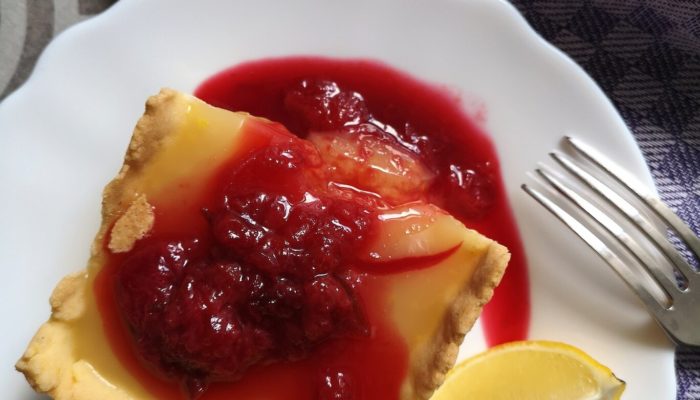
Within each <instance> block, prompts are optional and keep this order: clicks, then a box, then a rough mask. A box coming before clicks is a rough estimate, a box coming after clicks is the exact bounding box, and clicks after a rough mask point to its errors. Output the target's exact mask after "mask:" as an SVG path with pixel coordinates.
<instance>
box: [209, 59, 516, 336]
mask: <svg viewBox="0 0 700 400" xmlns="http://www.w3.org/2000/svg"><path fill="white" fill-rule="evenodd" d="M195 94H196V96H197V97H199V98H200V99H202V100H204V101H206V102H207V103H209V104H212V105H214V106H217V107H221V108H226V109H229V110H233V111H247V112H250V113H251V114H253V115H258V116H262V117H265V118H268V119H270V120H273V121H277V122H280V123H282V124H284V125H285V126H286V127H287V128H288V129H289V130H290V131H291V132H293V133H295V134H297V135H299V136H301V137H306V136H307V135H308V134H309V132H311V131H324V130H333V129H336V128H337V127H338V126H339V125H349V126H364V125H362V124H361V123H362V122H368V123H369V125H370V126H371V127H377V128H378V129H376V130H377V131H379V132H380V133H382V134H384V135H385V136H387V137H391V138H393V139H394V140H395V141H396V142H398V143H400V144H401V145H402V146H403V147H404V148H406V149H407V150H409V151H411V152H412V153H413V154H415V155H417V156H418V157H420V158H421V159H422V160H423V161H424V163H425V164H426V165H428V166H429V168H431V169H432V170H433V172H435V173H436V175H437V179H435V180H434V181H433V184H432V186H431V187H429V188H427V189H426V190H427V192H428V194H429V195H428V200H429V201H431V202H433V203H435V204H437V205H439V206H441V207H442V208H443V209H445V210H447V211H448V212H449V213H451V214H452V215H454V216H455V217H457V218H458V219H460V220H461V221H462V222H463V223H464V224H465V225H466V226H467V227H469V228H473V229H476V230H477V231H479V232H480V233H482V234H483V235H485V236H488V237H490V238H492V239H494V240H496V241H497V242H499V243H501V244H503V245H504V246H506V247H508V249H509V250H510V252H511V260H510V263H509V264H508V269H507V270H506V274H505V276H504V278H503V280H502V281H501V284H500V285H499V286H498V287H497V288H496V291H495V295H494V297H493V298H492V300H491V301H490V302H489V303H488V304H487V305H486V307H485V308H484V311H483V313H482V315H481V321H482V324H483V328H484V334H485V336H486V341H487V343H488V345H490V346H494V345H497V344H500V343H504V342H509V341H514V340H522V339H526V338H527V332H528V327H529V321H530V301H529V286H528V276H527V265H526V261H525V252H524V249H523V246H522V243H521V241H520V237H519V234H518V230H517V227H516V224H515V220H514V218H513V214H512V212H511V210H510V206H509V205H508V201H507V199H506V194H505V189H504V187H503V183H502V181H501V177H500V171H499V163H498V158H497V156H496V151H495V149H494V146H493V143H492V142H491V140H490V139H489V138H488V137H487V136H486V135H485V134H484V133H483V132H482V131H481V130H480V129H479V128H478V127H477V126H476V125H475V124H474V123H473V121H472V120H471V119H470V118H469V117H467V116H466V115H465V113H464V111H463V109H462V107H461V105H460V104H459V101H457V100H456V99H455V98H454V95H451V94H449V93H447V92H446V91H444V90H442V89H440V88H438V87H436V86H433V85H430V84H426V83H424V82H421V81H418V80H416V79H415V78H413V77H411V76H409V75H407V74H405V73H402V72H400V71H397V70H395V69H393V68H390V67H387V66H385V65H382V64H380V63H377V62H372V61H365V60H334V59H326V58H318V57H290V58H281V59H271V60H262V61H255V62H249V63H245V64H241V65H238V66H236V67H233V68H231V69H228V70H225V71H223V72H220V73H219V74H217V75H215V76H213V77H212V78H210V79H208V80H207V81H205V82H204V83H203V84H202V85H201V86H200V87H199V88H198V89H197V91H196V92H195Z"/></svg>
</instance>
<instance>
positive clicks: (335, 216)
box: [16, 90, 509, 400]
mask: <svg viewBox="0 0 700 400" xmlns="http://www.w3.org/2000/svg"><path fill="white" fill-rule="evenodd" d="M430 179H431V176H430V173H429V172H428V170H427V169H426V168H424V167H423V166H422V165H421V164H420V161H417V160H415V159H414V158H412V157H411V155H410V153H408V152H406V151H404V150H401V149H399V148H397V147H396V146H393V145H392V143H390V142H388V141H385V140H382V139H379V138H376V137H374V136H373V135H372V132H371V129H364V128H363V129H359V131H353V130H347V131H345V132H336V133H329V132H324V133H317V134H314V135H311V136H310V137H309V140H303V139H299V138H297V137H296V136H294V135H292V134H290V133H289V132H288V131H287V130H286V129H285V128H284V127H282V126H281V125H279V124H276V123H273V122H270V121H268V120H264V119H261V118H256V117H253V116H250V115H248V114H245V113H232V112H229V111H226V110H222V109H218V108H214V107H211V106H208V105H207V104H205V103H203V102H201V101H199V100H197V99H195V98H193V97H191V96H188V95H184V94H181V93H178V92H175V91H172V90H163V91H161V93H160V94H158V95H156V96H154V97H152V98H151V99H149V101H148V103H147V106H146V112H145V114H144V116H143V117H142V118H141V119H140V121H139V122H138V124H137V126H136V129H135V131H134V134H133V137H132V140H131V143H130V145H129V149H128V151H127V154H126V157H125V160H124V166H123V168H122V169H121V171H120V172H119V174H118V176H117V177H116V178H115V179H114V180H113V181H112V182H111V183H110V184H109V185H108V186H107V187H106V189H105V191H104V197H103V209H102V225H101V228H100V230H99V232H98V234H97V237H96V238H95V241H94V244H93V247H92V256H91V258H90V261H89V263H88V267H87V268H86V270H84V271H81V272H79V273H76V274H73V275H70V276H68V277H66V278H64V279H63V280H62V281H61V282H60V283H59V284H58V286H57V287H56V289H55V290H54V292H53V294H52V296H51V306H52V315H51V318H50V319H49V321H47V322H46V323H45V324H43V325H42V326H41V327H40V329H39V331H38V332H37V334H36V335H35V336H34V338H33V339H32V341H31V342H30V344H29V346H28V348H27V350H26V352H25V353H24V355H23V356H22V358H21V359H20V360H19V361H18V362H17V365H16V367H17V369H18V370H19V371H21V372H22V373H24V375H25V376H26V378H27V380H28V381H29V383H30V384H31V385H32V386H33V388H34V389H35V390H36V391H38V392H41V393H47V394H49V395H50V396H52V397H54V398H56V399H75V400H80V399H86V400H88V399H96V398H99V399H147V398H161V399H176V398H188V397H190V398H194V397H196V398H201V399H223V398H239V399H269V400H277V399H280V400H281V399H285V400H288V399H299V400H301V399H357V400H362V399H377V398H382V399H402V400H409V399H427V398H428V397H429V396H430V394H431V393H432V392H433V390H434V389H435V388H436V387H438V386H439V385H440V384H441V383H442V381H443V379H444V376H445V373H446V372H447V370H448V369H449V368H450V367H451V366H452V365H453V363H454V361H455V358H456V355H457V349H458V347H459V345H460V344H461V342H462V339H463V337H464V335H465V333H466V332H467V331H468V330H469V329H470V328H471V326H472V324H473V323H474V321H475V320H476V318H477V317H478V315H479V313H480V311H481V308H482V307H483V305H484V304H485V303H486V302H488V300H489V299H490V298H491V295H492V293H493V289H494V287H495V286H496V285H497V284H498V282H499V281H500V279H501V277H502V275H503V272H504V270H505V267H506V264H507V262H508V259H509V253H508V251H507V250H506V249H505V248H504V247H503V246H501V245H499V244H498V243H496V242H494V241H492V240H490V239H488V238H485V237H483V236H481V235H480V234H478V233H477V232H475V231H472V230H469V229H467V228H465V227H464V225H463V224H462V223H461V222H459V221H458V220H456V219H455V218H453V217H452V216H450V215H448V214H447V213H446V212H444V211H443V210H441V209H440V208H438V207H436V206H434V205H431V204H429V203H427V202H426V201H425V198H426V196H425V195H426V193H424V191H425V190H426V187H427V186H428V185H427V184H426V182H429V181H430Z"/></svg>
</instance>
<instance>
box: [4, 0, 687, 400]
mask: <svg viewBox="0 0 700 400" xmlns="http://www.w3.org/2000/svg"><path fill="white" fill-rule="evenodd" d="M287 54H289V55H294V54H320V55H327V56H341V57H364V58H372V59H378V60H382V61H384V62H386V63H388V64H390V65H393V66H395V67H398V68H400V69H402V70H405V71H408V72H410V73H412V74H413V75H415V76H417V77H420V78H422V79H424V80H428V81H432V82H437V83H441V84H444V85H447V86H448V87H449V88H452V89H453V90H455V91H456V92H458V93H459V94H461V95H462V97H463V98H464V99H465V100H468V101H465V104H466V106H465V107H467V108H470V107H471V106H470V105H469V104H472V103H474V99H476V100H477V101H476V102H477V103H480V104H483V105H484V106H485V109H486V110H487V118H486V122H485V129H486V131H487V132H489V133H490V134H491V135H492V136H493V139H494V141H495V143H496V146H497V149H498V152H499V153H500V159H501V163H502V168H503V174H504V179H505V183H506V187H507V191H508V195H509V197H510V199H511V202H512V206H513V209H514V212H515V214H516V218H517V220H518V223H519V225H520V230H521V233H522V237H523V239H524V244H525V247H526V249H527V253H528V260H529V264H530V274H531V291H532V310H533V311H532V323H531V337H532V338H537V339H553V340H563V341H566V342H569V343H572V344H574V345H576V346H579V347H581V348H583V349H585V350H586V351H588V352H589V353H590V354H591V355H593V356H594V357H595V358H597V359H599V360H600V361H602V362H603V363H604V364H606V365H608V366H610V367H611V368H612V369H613V370H614V371H615V372H616V373H617V374H618V375H619V376H620V377H622V378H623V379H625V380H626V381H627V382H628V389H627V398H631V399H669V398H672V397H674V393H675V377H674V369H673V351H672V349H671V347H670V345H669V344H668V343H667V341H666V340H665V338H664V337H663V335H662V333H661V332H660V330H659V329H658V328H657V327H656V326H655V325H654V323H653V322H652V321H651V319H650V318H649V316H648V315H647V314H646V312H645V311H644V310H643V309H642V307H641V306H640V303H639V302H638V301H636V299H635V298H634V297H633V296H632V295H631V294H630V293H628V291H627V289H626V288H625V287H624V286H623V285H622V283H620V282H618V280H617V278H616V277H615V276H614V275H613V273H612V272H611V271H609V269H608V268H607V267H606V266H605V265H604V264H603V263H602V262H601V261H600V260H598V259H597V257H595V256H594V255H593V253H592V252H591V251H590V250H589V249H588V248H586V247H585V245H583V244H582V243H580V242H579V241H578V240H577V239H575V237H574V236H573V234H571V233H570V232H568V231H567V230H566V229H565V228H564V227H563V226H562V225H560V224H559V223H558V222H556V221H555V220H554V219H553V218H551V217H550V216H548V215H546V212H545V211H544V210H541V209H539V208H538V207H537V206H536V205H535V203H534V201H533V200H532V199H530V198H527V197H526V196H525V195H524V194H523V193H521V191H520V189H519V185H520V183H522V182H524V181H525V180H526V175H525V171H527V170H531V169H532V168H533V167H534V166H535V165H536V163H537V161H538V160H541V159H544V158H545V156H546V154H547V152H548V151H549V150H550V149H551V148H553V147H554V146H555V145H556V144H557V141H558V139H559V138H560V137H561V136H562V134H564V133H573V134H575V135H577V136H579V137H581V138H584V139H585V140H586V141H588V142H589V143H591V144H593V145H596V146H599V147H603V148H605V149H606V150H607V151H608V152H609V153H612V154H614V155H615V157H616V159H617V161H619V162H620V163H621V164H622V165H624V166H626V167H627V168H629V169H630V170H631V171H633V173H634V174H635V175H637V176H638V177H639V178H640V179H641V180H642V181H644V182H647V183H649V184H651V179H650V176H649V173H648V171H647V169H646V166H645V164H644V162H643V160H642V158H641V155H640V153H639V151H638V149H637V148H636V146H635V144H634V140H633V138H632V137H631V135H630V133H629V132H628V130H627V129H626V127H625V125H624V124H623V122H622V120H621V119H620V117H619V116H618V114H617V113H616V112H615V110H614V109H613V107H612V106H611V104H610V102H609V101H608V100H607V99H606V98H605V96H604V95H603V93H602V92H601V90H600V89H599V88H598V87H597V86H596V85H595V84H594V83H593V81H592V80H591V79H590V78H589V77H588V76H587V75H585V73H584V72H583V71H582V70H581V69H580V68H579V67H578V66H577V65H575V64H574V63H573V62H571V61H570V60H569V59H568V58H566V57H565V56H563V55H562V54H561V53H559V52H558V51H556V50H555V49H554V48H552V47H551V46H549V45H548V44H546V43H545V42H544V41H543V40H541V39H540V38H539V37H538V36H537V35H536V34H535V33H534V32H533V31H532V30H531V29H530V28H529V27H528V26H527V24H526V23H525V21H524V20H523V19H522V17H521V16H520V15H519V14H518V13H517V11H516V10H515V9H514V8H512V6H510V5H509V4H507V3H505V2H502V1H495V0H491V1H487V0H473V1H433V2H428V1H401V0H392V1H389V0H386V1H370V0H353V1H340V0H338V1H324V0H302V1H295V2H277V1H272V0H265V1H245V0H239V1H215V0H206V1H188V0H178V1H173V0H149V1H144V0H121V1H119V2H118V3H117V4H116V5H115V6H114V7H112V9H110V10H109V11H107V12H106V13H104V14H103V15H101V16H98V17H96V18H94V19H92V20H90V21H88V22H85V23H82V24H80V25H78V26H76V27H74V28H72V29H69V30H68V31H67V32H65V33H64V34H62V35H61V36H60V37H59V38H58V39H57V40H55V41H54V42H53V43H52V44H51V45H50V46H49V48H48V49H47V50H46V51H45V53H44V55H43V56H42V58H41V59H40V61H39V63H38V65H37V67H36V70H35V72H34V74H33V75H32V78H31V79H30V80H29V82H28V83H27V84H26V85H25V86H24V87H23V88H21V89H20V90H19V91H17V93H15V94H14V95H12V96H10V97H9V98H8V99H7V100H6V101H5V102H4V103H2V105H0V163H1V164H0V188H2V196H0V255H1V256H2V264H0V268H1V274H2V277H3V279H2V281H1V282H0V296H1V297H0V310H1V312H2V314H0V315H1V317H2V326H3V334H2V341H1V344H0V346H1V350H0V382H1V385H0V392H1V393H3V397H6V398H21V399H28V398H33V395H31V394H30V389H29V388H28V386H27V385H26V383H25V382H24V380H23V378H22V376H21V375H20V374H18V373H16V372H14V371H13V370H12V365H13V364H14V362H15V360H16V359H17V358H18V357H19V356H20V354H21V353H22V351H23V349H24V347H25V345H26V343H27V341H28V340H29V338H30V337H31V335H32V334H33V332H34V331H35V329H36V328H37V327H38V326H39V324H40V323H41V322H42V321H43V320H44V319H45V318H46V317H47V316H48V314H49V308H48V305H47V300H46V299H47V297H48V294H49V293H50V291H51V289H52V288H53V286H54V284H55V283H56V282H57V281H58V280H59V278H60V277H61V276H63V275H64V274H66V273H68V272H70V271H75V270H77V269H79V268H82V267H83V265H84V264H85V261H86V259H87V256H88V248H89V245H90V242H91V239H92V236H93V234H94V233H95V231H96V229H97V226H98V218H99V207H100V191H101V189H102V187H103V185H104V184H105V183H106V182H108V181H109V179H111V177H112V176H113V175H114V174H115V172H116V171H117V170H118V168H119V166H120V164H121V158H122V154H123V152H124V149H125V148H126V144H127V142H128V140H129V135H130V132H131V130H132V127H133V124H134V122H135V121H136V119H137V118H138V117H139V115H140V114H141V112H142V110H143V102H144V99H145V98H146V97H147V96H148V95H150V94H153V93H156V92H157V91H158V89H159V88H160V87H163V86H169V87H174V88H177V89H180V90H184V91H189V92H191V91H193V90H194V88H195V87H196V86H197V84H198V83H200V82H201V81H202V80H203V79H205V78H206V77H208V76H210V75H211V74H213V73H215V72H217V71H219V70H221V69H223V68H226V67H228V66H231V65H232V64H236V63H238V62H240V61H243V60H250V59H258V58H262V57H269V56H279V55H287ZM480 348H483V337H482V335H481V331H480V330H479V329H476V330H474V331H473V333H472V334H470V337H469V339H468V344H467V345H466V346H465V348H464V350H463V354H462V355H463V356H464V355H466V354H468V353H473V352H474V351H476V350H479V349H480Z"/></svg>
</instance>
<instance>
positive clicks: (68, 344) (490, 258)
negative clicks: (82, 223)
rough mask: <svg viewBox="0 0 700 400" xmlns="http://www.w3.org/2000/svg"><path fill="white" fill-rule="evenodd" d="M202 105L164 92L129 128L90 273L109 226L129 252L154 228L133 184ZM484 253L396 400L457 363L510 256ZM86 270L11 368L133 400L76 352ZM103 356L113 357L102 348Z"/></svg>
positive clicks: (58, 386)
mask: <svg viewBox="0 0 700 400" xmlns="http://www.w3.org/2000/svg"><path fill="white" fill-rule="evenodd" d="M193 102H195V103H201V102H200V101H199V100H197V99H194V98H193V97H191V96H188V95H184V94H181V93H179V92H176V91H173V90H169V89H163V90H162V91H161V92H160V93H159V94H157V95H155V96H152V97H151V98H149V99H148V101H147V103H146V110H145V113H144V115H143V116H142V117H141V119H140V120H139V121H138V123H137V125H136V128H135V129H134V132H133V136H132V138H131V142H130V144H129V148H128V150H127V153H126V156H125V158H124V164H123V166H122V168H121V170H120V172H119V174H118V175H117V177H116V178H114V180H112V181H111V182H110V183H109V184H108V185H107V187H106V188H105V190H104V192H103V198H102V223H101V226H100V229H99V231H98V233H97V235H96V237H95V240H94V242H93V245H92V251H91V257H90V260H89V262H88V269H94V270H97V269H99V268H100V265H101V263H102V260H103V259H104V256H105V255H104V246H103V243H104V238H105V235H106V233H107V231H108V229H109V227H111V226H114V228H113V230H112V232H111V234H110V241H109V243H108V246H107V247H108V248H109V250H110V251H112V252H126V251H129V250H130V249H131V248H132V247H133V244H134V242H136V241H137V240H138V239H140V238H142V237H143V236H144V235H146V234H147V233H148V231H149V230H150V229H151V227H152V225H153V220H154V215H153V209H152V207H151V206H150V205H149V203H148V199H147V198H146V196H145V195H143V194H135V193H134V191H133V190H132V188H130V185H131V181H132V180H133V178H134V177H135V176H137V175H138V174H139V173H140V171H142V170H143V169H144V168H145V166H146V165H147V164H148V163H149V162H150V161H151V160H152V159H153V157H154V156H155V155H156V154H158V152H159V150H160V149H161V148H162V146H163V145H164V143H167V142H168V140H170V136H171V135H173V134H174V132H176V131H177V129H176V128H177V127H178V126H179V125H180V123H181V118H183V117H182V115H181V111H182V110H183V106H184V105H186V104H191V103H193ZM479 237H480V240H485V241H488V242H489V243H488V244H487V248H486V251H484V253H483V254H482V255H481V260H479V261H478V262H477V265H476V267H475V269H474V271H473V274H472V275H471V279H469V280H468V282H466V284H464V285H463V287H461V289H460V290H459V292H458V294H457V296H456V298H455V299H454V300H453V302H452V304H451V306H450V307H449V309H448V310H447V311H446V313H445V314H444V317H443V319H442V323H441V324H440V326H439V328H438V329H437V331H436V332H435V333H434V335H433V337H432V339H431V340H429V341H428V343H427V345H425V346H423V348H422V351H421V352H420V354H418V355H417V356H416V357H413V358H412V362H411V364H412V365H410V366H409V373H408V376H407V379H406V382H405V383H406V384H405V385H404V388H403V389H402V393H401V395H400V398H401V400H426V399H428V398H429V397H430V395H431V394H432V393H433V391H434V390H435V389H436V388H437V387H438V386H439V385H440V384H442V382H443V381H444V379H445V374H446V373H447V371H448V370H449V369H450V368H451V367H452V366H453V365H454V363H455V360H456V357H457V353H458V349H459V346H460V344H461V343H462V341H463V339H464V336H465V334H466V333H467V332H468V331H469V330H470V329H471V327H472V325H473V324H474V322H475V321H476V319H477V318H478V316H479V315H480V313H481V310H482V307H483V306H484V305H485V304H486V303H487V302H488V301H489V300H490V299H491V296H492V295H493V290H494V288H495V287H496V286H497V285H498V283H499V282H500V280H501V278H502V276H503V273H504V272H505V268H506V266H507V264H508V260H509V259H510V254H509V252H508V250H507V249H506V248H505V247H504V246H502V245H500V244H498V243H496V242H495V241H492V240H490V239H487V238H484V237H483V236H480V235H479ZM88 269H86V270H83V271H80V272H77V273H74V274H71V275H68V276H66V277H65V278H63V279H62V280H61V281H60V282H59V283H58V285H57V286H56V288H55V289H54V291H53V293H52V295H51V298H50V304H51V309H52V311H51V317H50V319H49V320H48V321H47V322H45V323H44V324H43V325H42V326H41V327H40V328H39V330H38V331H37V333H36V334H35V336H34V337H33V338H32V340H31V342H30V343H29V345H28V347H27V349H26V351H25V353H24V354H23V355H22V357H21V358H20V359H19V361H17V364H16V368H17V370H18V371H20V372H21V373H23V374H24V375H25V377H26V379H27V381H28V382H29V384H30V385H31V386H32V387H33V388H34V390H36V391H37V392H39V393H45V394H48V395H49V396H51V397H53V398H55V399H58V400H94V399H104V400H109V399H115V400H117V399H119V400H121V399H124V400H126V399H134V398H139V397H134V396H132V395H131V394H129V393H128V391H125V390H122V389H121V388H118V387H115V386H114V385H113V384H112V383H110V382H109V381H107V380H105V379H104V378H103V377H102V376H101V375H100V374H99V372H98V371H96V370H95V369H94V368H93V367H92V366H91V365H90V363H88V362H86V361H84V360H81V359H79V357H78V356H77V355H76V354H75V351H74V349H75V347H76V343H75V342H76V338H75V337H74V336H73V330H72V329H73V328H72V327H71V323H72V322H74V321H77V320H78V319H80V318H81V317H82V316H83V315H84V313H85V310H86V307H87V306H88V302H91V301H92V302H94V298H92V297H91V295H89V294H88V293H87V292H89V291H90V289H89V283H90V282H89V280H88V272H87V271H88ZM104 351H110V350H109V349H105V350H104Z"/></svg>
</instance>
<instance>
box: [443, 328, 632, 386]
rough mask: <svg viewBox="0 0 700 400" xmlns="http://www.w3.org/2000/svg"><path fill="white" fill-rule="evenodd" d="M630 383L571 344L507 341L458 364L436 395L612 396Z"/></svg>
mask: <svg viewBox="0 0 700 400" xmlns="http://www.w3.org/2000/svg"><path fill="white" fill-rule="evenodd" d="M624 390H625V383H624V382H623V381H621V380H619V379H618V378H617V377H616V376H615V375H614V374H613V373H612V371H610V369H608V368H607V367H605V366H603V365H601V364H600V363H598V362H597V361H596V360H594V359H593V358H591V357H590V356H589V355H588V354H586V353H584V352H583V351H581V350H579V349H577V348H576V347H573V346H571V345H568V344H565V343H559V342H548V341H522V342H512V343H506V344H504V345H500V346H496V347H493V348H491V349H489V350H488V351H486V352H484V353H481V354H479V355H476V356H474V357H472V358H470V359H467V360H465V361H463V362H462V363H460V364H458V365H457V366H455V367H454V368H453V369H452V371H451V372H450V373H449V374H448V376H447V379H446V381H445V383H444V384H443V385H442V387H440V388H439V389H438V390H437V391H436V392H435V394H433V396H432V398H431V400H481V399H489V400H545V399H546V400H559V399H561V400H612V399H619V398H620V396H621V395H622V392H623V391H624Z"/></svg>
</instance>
